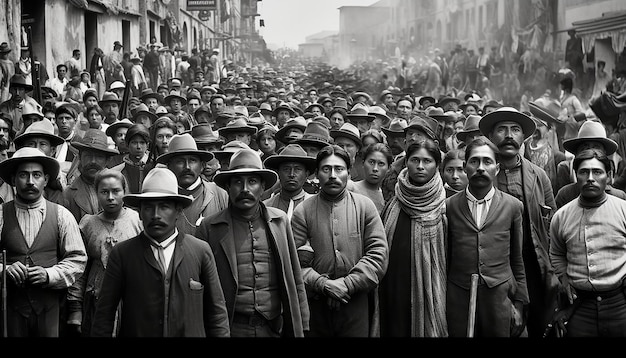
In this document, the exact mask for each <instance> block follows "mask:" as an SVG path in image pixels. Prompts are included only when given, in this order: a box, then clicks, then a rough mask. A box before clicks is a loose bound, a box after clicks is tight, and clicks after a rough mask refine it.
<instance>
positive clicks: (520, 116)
mask: <svg viewBox="0 0 626 358" xmlns="http://www.w3.org/2000/svg"><path fill="white" fill-rule="evenodd" d="M502 121H513V122H517V123H518V124H519V125H520V126H521V127H522V132H524V139H526V138H528V137H530V136H531V135H533V133H534V132H535V129H536V128H537V125H536V124H535V121H533V120H532V118H530V117H529V116H527V115H525V114H524V113H522V112H520V111H518V110H517V109H515V108H513V107H501V108H498V109H496V110H495V111H493V112H491V113H488V114H485V115H484V116H483V117H482V118H481V119H480V122H479V123H478V128H480V132H481V133H482V134H483V135H484V136H486V137H489V133H490V132H491V130H492V129H493V127H494V126H495V125H496V123H498V122H502Z"/></svg>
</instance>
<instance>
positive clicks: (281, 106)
mask: <svg viewBox="0 0 626 358" xmlns="http://www.w3.org/2000/svg"><path fill="white" fill-rule="evenodd" d="M281 110H286V111H289V113H290V114H291V115H292V116H295V115H296V111H295V110H294V109H293V108H291V106H290V105H289V104H287V103H285V102H283V103H281V104H279V105H278V106H276V108H274V110H273V111H272V115H273V116H274V117H276V116H277V115H278V112H279V111H281Z"/></svg>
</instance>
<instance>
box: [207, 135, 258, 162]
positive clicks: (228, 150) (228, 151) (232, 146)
mask: <svg viewBox="0 0 626 358" xmlns="http://www.w3.org/2000/svg"><path fill="white" fill-rule="evenodd" d="M242 149H250V147H249V146H248V145H247V144H246V143H244V142H242V141H239V140H232V141H230V142H228V143H226V144H224V146H223V147H222V150H218V151H215V152H213V155H214V156H215V158H216V159H217V160H220V161H221V160H223V159H225V158H230V157H232V155H233V154H235V153H237V152H238V151H240V150H242Z"/></svg>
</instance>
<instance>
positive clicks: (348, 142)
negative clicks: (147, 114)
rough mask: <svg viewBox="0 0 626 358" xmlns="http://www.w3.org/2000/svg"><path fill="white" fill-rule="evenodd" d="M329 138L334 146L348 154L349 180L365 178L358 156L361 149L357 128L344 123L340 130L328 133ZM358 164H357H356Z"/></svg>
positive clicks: (360, 159)
mask: <svg viewBox="0 0 626 358" xmlns="http://www.w3.org/2000/svg"><path fill="white" fill-rule="evenodd" d="M330 136H331V137H332V138H333V140H334V142H333V143H334V144H336V145H338V146H340V147H341V148H342V149H343V150H345V151H346V152H347V153H348V156H349V157H350V167H351V168H352V169H351V170H350V180H351V181H359V180H363V179H364V178H365V169H364V168H363V159H362V158H361V157H360V156H359V155H358V154H359V152H360V151H361V148H362V147H363V142H362V141H361V134H360V133H359V130H358V128H357V127H356V126H355V125H354V124H352V123H350V122H347V123H344V124H343V125H342V126H341V128H340V129H338V130H337V129H333V130H331V131H330ZM357 162H358V163H357Z"/></svg>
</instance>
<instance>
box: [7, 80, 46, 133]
mask: <svg viewBox="0 0 626 358" xmlns="http://www.w3.org/2000/svg"><path fill="white" fill-rule="evenodd" d="M32 90H33V85H32V84H31V81H30V80H29V79H28V80H27V79H26V78H25V77H24V76H23V75H19V74H15V75H13V76H12V77H11V81H10V84H9V93H11V98H9V99H8V100H6V101H4V102H2V104H0V112H1V113H2V114H3V115H4V117H5V118H7V119H9V120H11V123H13V131H14V132H15V133H20V132H21V131H23V129H24V121H23V120H22V109H23V108H24V105H25V104H26V103H27V102H28V103H29V104H30V105H31V106H32V107H33V108H39V109H40V110H41V106H40V105H39V104H38V103H37V101H35V99H34V98H32V97H31V96H29V95H28V93H29V92H31V91H32Z"/></svg>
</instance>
